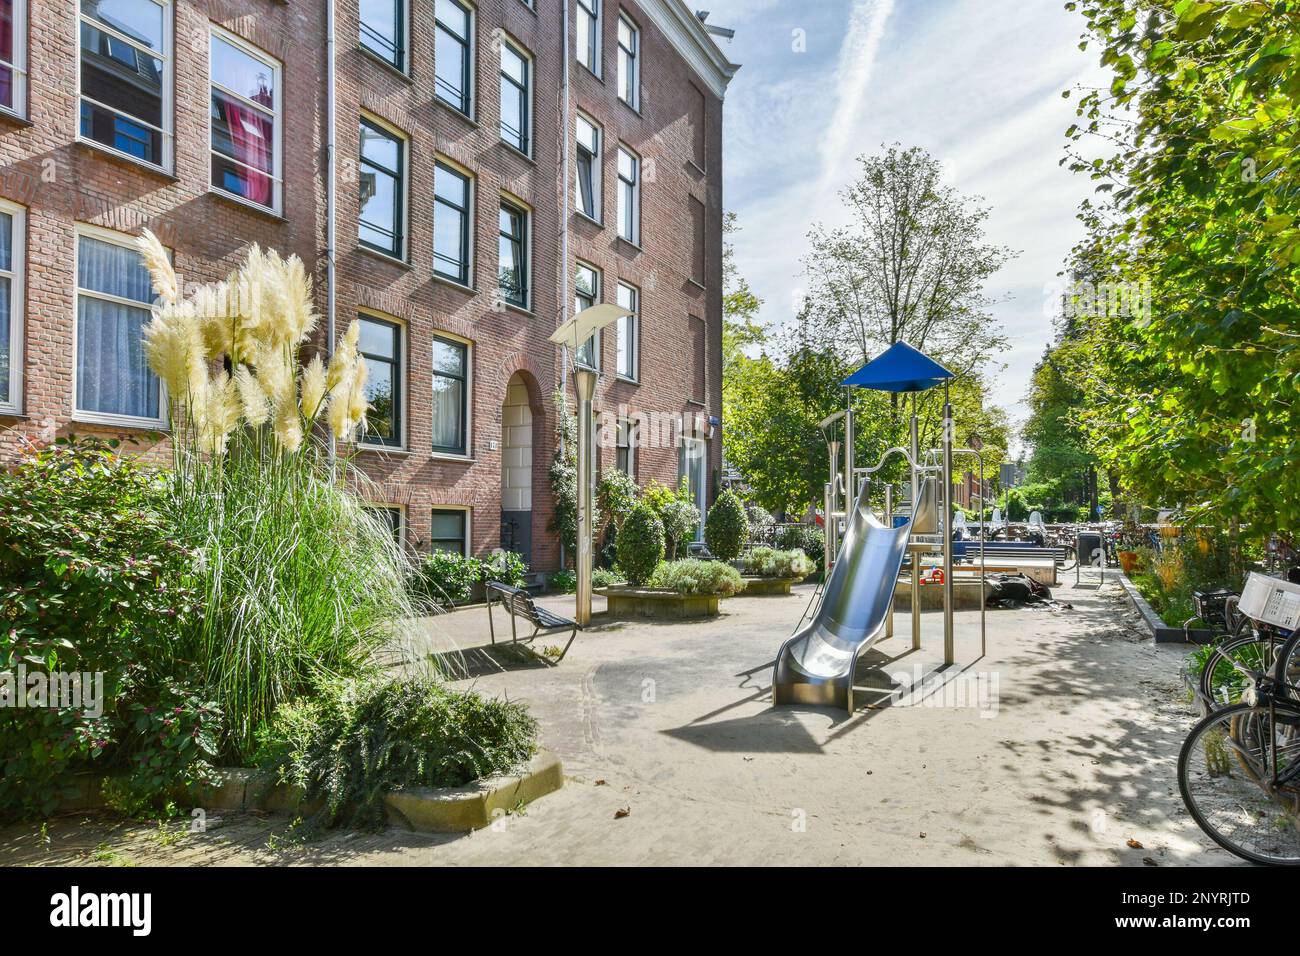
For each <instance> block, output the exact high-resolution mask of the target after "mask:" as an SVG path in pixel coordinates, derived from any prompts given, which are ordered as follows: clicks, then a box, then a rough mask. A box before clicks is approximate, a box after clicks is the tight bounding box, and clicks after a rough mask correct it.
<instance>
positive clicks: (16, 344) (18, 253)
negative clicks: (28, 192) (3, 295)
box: [0, 199, 27, 415]
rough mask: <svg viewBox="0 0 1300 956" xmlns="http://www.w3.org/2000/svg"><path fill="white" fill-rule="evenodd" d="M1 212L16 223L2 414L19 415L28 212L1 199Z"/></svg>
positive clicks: (5, 274)
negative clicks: (6, 390)
mask: <svg viewBox="0 0 1300 956" xmlns="http://www.w3.org/2000/svg"><path fill="white" fill-rule="evenodd" d="M0 212H4V213H8V214H9V216H10V218H11V221H12V223H13V232H12V233H11V234H10V236H9V271H8V272H5V271H3V270H0V276H3V277H5V278H7V279H8V280H9V400H8V401H7V402H0V413H7V414H13V415H18V414H21V413H22V408H23V366H24V364H25V362H24V357H23V326H24V325H25V324H26V322H27V315H26V309H25V303H26V302H27V297H26V294H25V292H24V280H25V279H26V277H27V210H26V209H25V208H24V207H22V206H19V205H18V204H17V203H12V202H9V201H8V200H7V199H0Z"/></svg>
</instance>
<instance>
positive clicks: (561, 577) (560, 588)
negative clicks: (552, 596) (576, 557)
mask: <svg viewBox="0 0 1300 956" xmlns="http://www.w3.org/2000/svg"><path fill="white" fill-rule="evenodd" d="M546 586H547V588H548V589H550V590H551V591H554V592H555V593H556V594H572V593H574V592H575V591H577V590H578V575H577V572H575V571H570V570H568V569H567V568H566V569H565V570H563V571H556V572H555V573H554V574H552V575H551V576H550V578H549V579H548V580H547V582H546Z"/></svg>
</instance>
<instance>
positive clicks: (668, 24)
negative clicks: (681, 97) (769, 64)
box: [638, 0, 740, 99]
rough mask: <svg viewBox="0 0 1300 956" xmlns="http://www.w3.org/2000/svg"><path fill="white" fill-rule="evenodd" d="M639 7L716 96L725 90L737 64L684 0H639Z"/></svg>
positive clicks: (723, 94) (736, 68) (720, 95)
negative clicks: (727, 55) (721, 48)
mask: <svg viewBox="0 0 1300 956" xmlns="http://www.w3.org/2000/svg"><path fill="white" fill-rule="evenodd" d="M638 3H639V4H640V6H641V9H642V10H643V11H644V12H645V15H646V16H647V17H649V18H650V21H651V22H652V23H653V24H654V25H655V27H657V28H658V30H659V32H660V33H662V34H663V35H664V36H665V37H667V38H668V42H670V43H671V44H672V45H673V48H674V49H675V50H677V52H678V53H680V54H681V55H682V57H683V58H684V59H685V60H686V62H687V63H689V64H690V65H691V67H692V68H693V69H694V70H695V72H696V73H698V74H699V76H700V78H701V79H703V80H704V82H705V84H706V85H707V86H708V87H709V89H710V90H711V91H712V92H713V94H714V95H715V96H717V97H718V99H722V98H723V97H724V96H726V93H727V84H728V83H730V82H731V78H732V77H733V76H735V75H736V71H737V70H739V69H740V67H739V66H738V65H737V64H735V63H732V62H731V61H730V60H728V59H727V57H726V56H725V55H724V54H723V52H722V51H721V50H720V49H718V45H717V44H716V43H714V42H713V38H712V37H711V36H710V35H709V33H708V31H707V30H705V29H704V24H702V23H701V22H700V20H699V17H697V16H695V14H694V13H692V12H691V11H690V9H689V8H688V7H687V6H686V4H685V2H684V0H638Z"/></svg>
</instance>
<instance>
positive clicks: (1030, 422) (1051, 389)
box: [1020, 340, 1097, 507]
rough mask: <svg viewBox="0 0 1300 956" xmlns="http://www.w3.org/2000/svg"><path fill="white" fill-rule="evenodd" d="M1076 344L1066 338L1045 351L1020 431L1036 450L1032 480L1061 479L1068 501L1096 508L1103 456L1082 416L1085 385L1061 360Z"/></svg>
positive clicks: (1062, 489)
mask: <svg viewBox="0 0 1300 956" xmlns="http://www.w3.org/2000/svg"><path fill="white" fill-rule="evenodd" d="M1073 346H1074V343H1072V342H1069V341H1065V340H1061V341H1058V342H1057V343H1056V344H1054V345H1052V346H1049V347H1048V348H1047V349H1046V350H1045V351H1044V352H1043V358H1042V359H1041V360H1040V361H1039V363H1038V365H1037V367H1036V368H1035V369H1034V377H1033V380H1032V381H1031V383H1030V387H1029V396H1028V398H1027V404H1028V405H1029V418H1028V419H1027V420H1026V421H1025V424H1024V426H1023V427H1022V428H1021V430H1020V436H1021V438H1023V439H1024V440H1025V442H1026V443H1027V444H1029V445H1030V446H1031V447H1032V449H1033V451H1032V452H1031V454H1030V456H1029V467H1028V471H1029V480H1030V481H1034V482H1057V483H1058V484H1059V487H1060V488H1061V492H1062V498H1063V500H1064V501H1067V502H1084V501H1086V502H1088V504H1089V505H1090V507H1095V506H1096V486H1095V471H1096V464H1097V459H1096V457H1095V456H1094V455H1093V454H1092V452H1091V451H1090V450H1089V449H1088V436H1087V434H1086V432H1085V431H1084V429H1083V425H1082V423H1081V421H1080V419H1079V413H1080V412H1081V410H1082V406H1083V400H1084V396H1083V390H1082V389H1080V388H1079V387H1078V385H1077V384H1075V383H1074V381H1073V380H1072V379H1071V378H1070V377H1069V376H1068V374H1067V368H1066V367H1065V366H1063V365H1062V362H1061V361H1060V359H1062V358H1066V357H1067V352H1068V350H1069V349H1070V348H1072V347H1073ZM1046 503H1047V502H1044V504H1046Z"/></svg>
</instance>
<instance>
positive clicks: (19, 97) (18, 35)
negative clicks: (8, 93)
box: [0, 0, 81, 129]
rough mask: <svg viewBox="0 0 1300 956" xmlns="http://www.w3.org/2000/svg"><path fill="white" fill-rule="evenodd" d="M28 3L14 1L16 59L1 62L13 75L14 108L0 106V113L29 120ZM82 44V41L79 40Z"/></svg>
mask: <svg viewBox="0 0 1300 956" xmlns="http://www.w3.org/2000/svg"><path fill="white" fill-rule="evenodd" d="M27 3H28V0H14V23H13V34H14V58H13V60H12V61H10V62H5V61H3V60H0V65H4V66H7V67H8V68H9V71H10V73H12V74H13V93H14V105H13V106H0V113H8V114H9V115H10V116H17V117H18V118H19V119H26V118H27ZM77 35H78V37H80V35H81V27H80V24H78V27H77ZM77 42H78V44H80V42H81V41H80V39H78V41H77ZM80 53H81V50H80V46H78V50H77V54H78V57H77V77H78V80H77V83H78V85H80V83H81V80H80V77H81V57H80ZM77 109H78V110H80V109H81V96H80V91H78V96H77ZM77 127H78V129H80V127H81V123H80V118H78V123H77Z"/></svg>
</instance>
